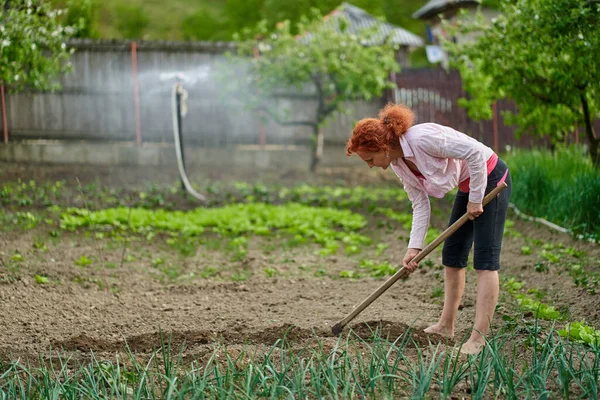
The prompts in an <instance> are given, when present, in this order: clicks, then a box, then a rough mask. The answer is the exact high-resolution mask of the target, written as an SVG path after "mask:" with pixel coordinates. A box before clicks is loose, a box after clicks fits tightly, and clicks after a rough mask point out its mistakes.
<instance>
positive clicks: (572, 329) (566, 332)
mask: <svg viewBox="0 0 600 400" xmlns="http://www.w3.org/2000/svg"><path fill="white" fill-rule="evenodd" d="M558 333H559V334H560V335H561V336H563V337H568V338H570V339H573V340H575V341H576V342H579V343H585V344H587V345H590V346H594V347H596V348H600V330H598V329H595V328H594V327H593V326H590V325H587V324H585V323H584V322H583V321H580V322H573V323H569V324H566V325H565V328H564V329H560V330H559V331H558Z"/></svg>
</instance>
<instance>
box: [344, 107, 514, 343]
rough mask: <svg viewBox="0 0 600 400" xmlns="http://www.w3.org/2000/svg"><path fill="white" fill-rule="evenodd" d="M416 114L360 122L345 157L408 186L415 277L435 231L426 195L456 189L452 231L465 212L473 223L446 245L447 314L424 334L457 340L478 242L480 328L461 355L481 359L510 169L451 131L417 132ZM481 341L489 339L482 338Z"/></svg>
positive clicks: (391, 112)
mask: <svg viewBox="0 0 600 400" xmlns="http://www.w3.org/2000/svg"><path fill="white" fill-rule="evenodd" d="M413 121H414V114H413V112H412V111H411V110H410V109H409V108H408V107H406V106H404V105H399V104H391V103H390V104H388V105H387V106H385V108H383V109H382V110H381V111H380V113H379V118H365V119H362V120H361V121H359V122H358V123H357V124H356V126H355V127H354V130H353V132H352V137H351V138H350V140H349V141H348V144H347V148H346V153H347V154H348V155H351V154H352V153H356V154H357V155H358V156H359V157H360V158H361V159H362V160H363V161H365V162H366V163H367V165H368V166H369V168H373V167H380V168H383V169H387V168H388V167H390V166H391V168H392V170H393V171H394V173H395V174H396V175H397V176H398V178H400V180H401V181H402V183H403V184H404V189H405V190H406V192H407V194H408V198H409V199H410V201H411V203H412V208H413V221H412V229H411V232H410V240H409V243H408V250H407V251H406V255H405V256H404V259H403V260H402V264H403V266H404V268H406V269H407V270H408V271H410V272H413V271H414V270H415V269H416V268H417V263H415V262H414V261H412V259H413V258H414V257H415V256H416V255H417V254H418V253H419V251H421V250H422V249H423V245H424V241H425V235H426V234H427V228H428V225H429V217H430V210H431V209H430V203H429V197H428V196H434V197H438V198H441V197H443V196H444V195H445V194H446V193H448V192H449V191H451V190H452V189H454V188H456V187H457V186H458V188H459V190H458V192H457V194H456V198H455V200H454V207H453V209H452V215H451V216H450V222H449V224H452V223H454V222H455V221H456V220H457V219H459V218H460V217H461V216H462V215H464V214H465V213H467V214H468V215H469V221H467V222H466V223H465V224H464V225H463V226H462V227H461V228H460V229H458V230H457V231H456V232H455V233H454V234H453V235H452V236H450V237H449V238H448V239H446V241H445V242H444V248H443V252H442V264H443V265H444V267H445V268H444V269H445V280H444V308H443V311H442V315H441V317H440V319H439V321H438V323H437V324H435V325H432V326H430V327H429V328H427V329H425V332H427V333H437V334H440V335H443V336H446V337H453V335H454V320H455V317H456V314H457V312H458V306H459V304H460V300H461V298H462V295H463V292H464V287H465V267H466V266H467V261H468V256H469V252H470V251H471V247H472V245H473V242H474V243H475V247H474V257H473V264H474V268H475V270H476V271H477V304H476V312H475V324H474V326H473V331H472V332H471V336H470V338H469V340H468V341H467V342H466V343H465V344H463V346H462V348H461V352H463V353H467V354H477V353H478V352H479V351H480V350H481V347H482V346H483V345H484V344H485V340H484V336H486V335H487V334H488V332H489V327H490V321H491V320H492V317H493V315H494V310H495V308H496V304H497V303H498V293H499V282H498V270H499V269H500V250H501V248H502V235H503V232H504V222H505V220H506V212H507V210H508V203H509V199H510V192H511V178H510V174H509V172H508V168H507V166H506V164H505V163H504V162H503V161H502V160H501V159H499V158H498V156H497V155H496V154H495V153H494V151H493V150H492V149H490V148H489V147H487V146H485V145H483V144H482V143H480V142H478V141H477V140H475V139H473V138H471V137H469V136H467V135H465V134H464V133H461V132H458V131H456V130H454V129H452V128H449V127H447V126H443V125H438V124H434V123H426V124H418V125H414V126H413ZM503 181H504V182H506V184H507V185H508V187H507V188H506V189H504V190H503V191H502V192H500V194H499V195H498V196H497V197H496V198H495V199H494V200H492V201H491V202H490V203H489V204H488V205H486V207H485V208H483V207H482V201H483V198H484V196H485V194H486V193H488V192H490V191H491V190H493V189H494V187H496V186H497V185H498V184H499V183H501V182H503ZM482 335H483V336H482Z"/></svg>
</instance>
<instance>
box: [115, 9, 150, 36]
mask: <svg viewBox="0 0 600 400" xmlns="http://www.w3.org/2000/svg"><path fill="white" fill-rule="evenodd" d="M115 21H116V27H117V29H118V31H119V32H120V33H121V35H122V36H123V38H125V39H141V38H142V37H143V35H144V32H145V30H146V28H147V27H148V25H149V24H150V19H149V18H148V16H147V15H146V11H145V9H144V7H142V6H141V5H134V4H128V3H125V4H120V5H119V6H118V7H117V9H116V13H115Z"/></svg>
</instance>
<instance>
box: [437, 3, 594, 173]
mask: <svg viewBox="0 0 600 400" xmlns="http://www.w3.org/2000/svg"><path fill="white" fill-rule="evenodd" d="M501 11H502V14H501V15H500V16H498V18H496V19H495V20H494V21H493V22H492V23H491V24H488V23H486V21H485V20H484V18H483V16H482V15H479V16H478V18H476V19H475V21H473V22H465V21H463V22H462V23H459V24H457V26H456V27H452V26H450V24H446V28H448V29H449V31H450V36H453V35H456V34H462V35H467V34H472V35H477V38H476V39H473V40H464V41H460V42H459V43H452V42H450V41H447V42H446V43H445V47H446V48H447V50H448V51H449V54H450V57H451V61H452V65H453V66H455V67H457V68H458V69H459V70H460V72H461V76H462V78H463V82H464V87H465V89H466V91H467V92H468V93H469V95H470V96H471V98H470V99H468V100H467V99H464V100H462V102H461V104H462V105H463V106H465V107H467V108H468V110H469V114H470V115H471V116H472V117H474V118H486V119H489V118H491V109H490V106H491V104H492V103H493V102H494V101H495V100H497V99H505V98H506V99H510V100H514V101H515V102H516V104H517V106H518V110H517V113H516V114H515V115H512V114H511V113H509V112H507V113H505V115H504V117H505V119H506V120H507V121H508V122H509V123H515V124H517V125H518V127H519V129H518V132H519V133H521V132H523V131H526V130H528V131H529V132H530V133H532V134H536V135H541V136H548V137H551V138H552V139H554V140H560V139H562V138H563V137H564V135H565V134H567V133H569V132H572V131H573V129H574V128H575V125H576V124H579V125H581V126H584V127H585V126H587V127H590V129H586V136H587V138H588V140H589V141H590V144H591V147H590V155H591V158H592V160H596V163H597V166H600V158H598V141H599V140H600V139H596V138H594V135H593V132H592V130H591V124H592V123H593V121H594V120H595V118H596V117H597V116H598V115H600V114H599V113H600V101H598V99H599V98H600V59H599V58H598V57H597V54H598V53H599V52H600V24H598V20H599V19H600V3H598V2H593V1H588V0H575V1H573V0H534V1H531V0H516V1H513V0H503V1H502V2H501ZM557 16H560V18H559V17H557Z"/></svg>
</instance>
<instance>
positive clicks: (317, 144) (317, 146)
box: [310, 124, 324, 172]
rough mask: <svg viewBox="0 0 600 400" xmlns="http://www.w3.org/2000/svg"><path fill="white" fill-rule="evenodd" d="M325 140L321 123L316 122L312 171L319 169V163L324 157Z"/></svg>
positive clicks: (312, 142) (312, 141)
mask: <svg viewBox="0 0 600 400" xmlns="http://www.w3.org/2000/svg"><path fill="white" fill-rule="evenodd" d="M323 141H324V139H323V132H322V131H321V129H319V125H318V124H316V125H314V126H313V133H312V138H311V144H312V149H311V150H312V154H311V160H310V172H315V171H316V170H317V164H319V162H321V159H322V158H323Z"/></svg>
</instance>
